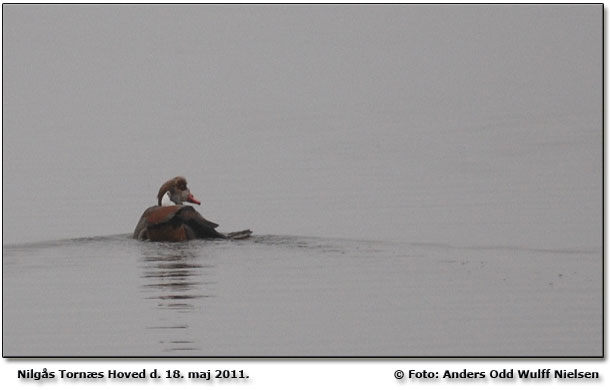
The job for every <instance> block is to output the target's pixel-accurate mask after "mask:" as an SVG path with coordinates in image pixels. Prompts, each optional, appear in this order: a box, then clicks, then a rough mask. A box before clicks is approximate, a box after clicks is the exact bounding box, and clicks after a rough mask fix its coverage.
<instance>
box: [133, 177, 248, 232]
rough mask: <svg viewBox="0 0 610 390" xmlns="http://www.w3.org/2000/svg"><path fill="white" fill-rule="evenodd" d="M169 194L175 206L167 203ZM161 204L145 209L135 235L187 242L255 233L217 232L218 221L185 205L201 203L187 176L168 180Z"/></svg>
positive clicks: (159, 195) (162, 193) (163, 190)
mask: <svg viewBox="0 0 610 390" xmlns="http://www.w3.org/2000/svg"><path fill="white" fill-rule="evenodd" d="M165 195H168V196H169V199H170V200H171V201H172V202H174V203H175V205H172V206H163V205H162V204H161V203H162V199H163V197H164V196H165ZM157 201H158V204H157V206H152V207H149V208H148V209H146V210H145V211H144V214H142V217H141V218H140V221H139V222H138V225H137V226H136V229H135V231H134V232H133V238H136V239H139V240H150V241H186V240H191V239H195V238H225V239H227V238H229V239H243V238H248V237H250V235H251V234H252V231H251V230H242V231H239V232H233V233H227V234H223V233H220V232H217V231H216V228H217V227H218V224H216V223H214V222H210V221H208V220H206V219H205V218H203V217H202V216H201V214H199V213H198V212H197V211H196V210H195V209H194V208H193V207H192V206H185V205H183V204H182V203H183V202H189V203H194V204H198V205H199V204H201V202H199V201H198V200H197V199H195V197H194V196H193V194H191V191H190V190H189V189H188V187H187V185H186V179H185V178H184V177H181V176H177V177H175V178H173V179H170V180H168V181H166V182H165V183H164V184H163V185H162V186H161V188H160V189H159V192H158V194H157Z"/></svg>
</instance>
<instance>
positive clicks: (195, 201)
mask: <svg viewBox="0 0 610 390" xmlns="http://www.w3.org/2000/svg"><path fill="white" fill-rule="evenodd" d="M186 201H187V202H191V203H195V204H201V202H200V201H198V200H197V199H195V197H194V196H193V194H191V193H189V196H188V197H187V198H186Z"/></svg>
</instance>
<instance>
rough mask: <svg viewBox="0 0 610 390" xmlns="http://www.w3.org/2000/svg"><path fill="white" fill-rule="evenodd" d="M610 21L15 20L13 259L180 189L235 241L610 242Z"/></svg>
mask: <svg viewBox="0 0 610 390" xmlns="http://www.w3.org/2000/svg"><path fill="white" fill-rule="evenodd" d="M602 12H603V6H602V5H552V6H548V5H529V6H523V5H497V6H490V5H481V6H475V5H436V6H426V5H383V6H379V5H375V6H374V5H350V6H345V5H290V6H288V5H280V6H272V5H251V6H246V5H205V6H204V5H175V6H170V5H154V6H151V5H148V6H138V5H110V6H109V5H80V6H74V5H50V6H43V5H3V97H4V99H3V198H4V208H3V223H4V226H5V229H4V239H5V240H6V241H7V242H12V241H33V240H39V239H52V238H63V237H79V236H86V235H94V234H112V233H126V232H129V231H130V230H131V229H133V226H135V223H136V222H137V219H138V218H139V215H140V213H141V211H142V210H144V208H145V207H147V206H149V205H151V204H152V203H154V196H155V194H156V191H157V189H158V187H159V185H160V184H161V183H163V182H164V181H165V180H166V179H168V178H169V177H173V176H175V175H178V174H180V175H184V176H186V177H187V178H188V179H189V182H190V187H191V190H193V192H194V193H195V194H197V195H198V197H199V198H201V200H202V201H203V205H202V212H203V214H204V215H207V216H209V217H210V218H211V219H213V220H216V221H217V222H219V223H220V224H221V225H222V227H226V230H232V229H233V228H252V229H254V230H255V232H259V233H283V234H310V235H314V234H320V235H325V236H339V237H342V236H350V237H352V236H355V237H368V238H381V237H390V238H392V239H396V240H407V241H409V240H411V241H435V240H439V241H443V242H462V243H472V242H477V243H485V242H491V243H494V244H499V243H522V244H528V245H534V246H535V245H536V244H539V245H542V246H555V245H561V244H562V243H563V244H565V245H567V246H587V245H592V244H595V243H598V242H599V241H598V240H599V236H598V232H599V235H601V216H599V215H598V213H600V212H601V164H602V155H601V148H602V146H601V118H602V102H601V97H602V84H601V81H602ZM583 134H584V135H583ZM583 137H585V138H583ZM575 139H576V141H575ZM547 141H548V143H546V142H547ZM558 143H565V145H566V149H565V150H562V149H551V147H552V145H558ZM536 148H538V149H540V150H541V152H540V153H538V152H537V151H536V150H538V149H536ZM545 148H546V149H545ZM528 151H529V154H528ZM496 156H499V157H497V158H496ZM565 156H569V157H570V160H569V161H568V162H566V161H565V160H564V159H563V157H565ZM557 167H561V173H558V174H556V173H555V169H556V168H557ZM532 172H534V173H536V174H537V175H536V176H535V177H530V176H529V175H530V173H532ZM547 201H548V202H550V203H549V204H550V206H549V205H547V203H545V202H547ZM511 202H512V203H511ZM537 202H538V203H537ZM476 204H479V205H481V204H482V208H477V207H476ZM541 204H544V205H545V206H544V207H549V208H548V209H545V210H546V211H541V210H542V208H541ZM528 210H533V212H529V211H528ZM519 211H520V212H521V214H523V215H522V217H519V218H517V216H516V215H519V214H520V213H519ZM503 218H505V219H504V222H502V223H499V222H498V221H499V220H502V219H503ZM566 218H567V219H568V220H569V221H568V222H566V223H568V224H573V225H570V228H569V229H567V230H566V231H562V230H556V229H557V228H556V226H560V225H562V224H563V223H564V222H565V221H564V219H566ZM562 221H564V222H562ZM7 226H10V227H11V229H10V230H9V229H6V227H7ZM524 226H527V227H528V228H527V229H524ZM563 226H565V225H563ZM592 226H594V227H592ZM465 227H467V228H465ZM530 228H531V232H527V230H528V229H530ZM583 229H584V232H583ZM549 231H550V233H549ZM397 232H399V233H397ZM532 235H533V236H532ZM532 237H533V238H532Z"/></svg>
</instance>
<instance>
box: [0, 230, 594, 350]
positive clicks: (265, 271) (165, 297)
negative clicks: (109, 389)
mask: <svg viewBox="0 0 610 390" xmlns="http://www.w3.org/2000/svg"><path fill="white" fill-rule="evenodd" d="M3 256H4V278H3V281H4V291H5V292H8V293H5V294H4V309H3V310H4V313H3V314H4V339H3V348H4V351H3V352H4V354H5V355H6V356H105V355H110V356H433V355H436V356H439V355H440V356H469V355H473V356H477V355H478V356H482V355H488V356H489V355H495V356H507V355H517V356H528V355H533V356H541V355H545V356H547V355H548V356H566V355H570V356H592V355H599V354H601V335H602V327H601V325H602V322H601V316H600V312H601V305H602V301H601V296H602V292H601V286H602V284H601V277H602V275H601V261H600V259H601V253H600V252H599V251H597V250H566V251H549V250H538V249H535V248H524V247H452V246H447V245H435V244H424V243H420V244H418V243H394V242H383V241H361V240H360V241H358V240H339V239H336V240H335V239H323V238H314V237H297V236H274V235H265V236H255V237H253V238H252V239H250V240H247V241H239V242H238V241H233V242H231V241H191V242H187V243H176V244H167V243H150V242H139V241H135V240H132V239H130V238H129V237H128V236H127V235H115V236H105V237H94V238H83V239H74V240H60V241H53V242H44V243H37V244H20V245H12V246H5V247H4V248H3Z"/></svg>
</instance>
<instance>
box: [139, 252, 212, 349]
mask: <svg viewBox="0 0 610 390" xmlns="http://www.w3.org/2000/svg"><path fill="white" fill-rule="evenodd" d="M200 249H201V248H198V247H196V246H194V245H189V243H147V244H146V245H145V246H143V248H142V256H141V258H140V263H141V266H140V268H141V269H142V275H141V279H142V284H141V291H142V293H143V297H144V299H147V300H153V301H155V303H156V308H157V309H158V310H154V312H156V313H157V314H158V317H157V318H156V319H155V320H154V321H155V325H152V326H147V329H148V330H150V331H154V332H157V333H158V335H159V337H160V341H159V343H160V344H168V345H169V346H167V347H166V348H164V349H165V351H166V352H180V351H198V350H200V348H199V347H198V346H197V343H196V342H195V341H194V338H196V337H192V336H191V335H189V325H188V324H189V321H188V318H189V317H190V316H189V314H190V313H193V312H198V311H200V310H203V308H202V306H203V303H204V301H205V300H206V299H211V298H214V296H215V295H214V292H213V286H214V284H216V282H215V281H214V280H213V275H214V272H213V271H214V268H215V265H213V264H203V263H201V254H200V253H199V250H200ZM168 311H169V312H168Z"/></svg>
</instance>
